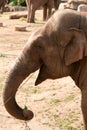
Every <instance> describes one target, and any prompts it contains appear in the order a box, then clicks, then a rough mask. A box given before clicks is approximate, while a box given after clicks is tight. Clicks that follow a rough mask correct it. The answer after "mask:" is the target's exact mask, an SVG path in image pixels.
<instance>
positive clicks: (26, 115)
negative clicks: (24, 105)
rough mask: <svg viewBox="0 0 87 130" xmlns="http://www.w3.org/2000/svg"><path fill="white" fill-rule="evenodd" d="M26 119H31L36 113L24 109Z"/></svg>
mask: <svg viewBox="0 0 87 130" xmlns="http://www.w3.org/2000/svg"><path fill="white" fill-rule="evenodd" d="M23 115H24V117H25V120H31V119H32V118H33V117H34V113H33V112H32V111H30V110H23Z"/></svg>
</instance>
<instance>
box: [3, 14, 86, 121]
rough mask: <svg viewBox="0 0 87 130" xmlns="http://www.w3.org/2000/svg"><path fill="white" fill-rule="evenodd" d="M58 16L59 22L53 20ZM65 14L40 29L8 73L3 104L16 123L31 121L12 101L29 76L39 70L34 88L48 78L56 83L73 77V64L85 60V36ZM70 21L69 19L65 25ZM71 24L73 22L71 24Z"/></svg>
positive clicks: (31, 37) (30, 112)
mask: <svg viewBox="0 0 87 130" xmlns="http://www.w3.org/2000/svg"><path fill="white" fill-rule="evenodd" d="M57 14H58V19H56V17H55V16H56V15H57ZM60 14H61V16H60V17H59V15H60ZM67 14H68V12H66V13H65V15H66V17H67V18H66V17H65V15H64V12H62V13H58V12H56V14H54V15H53V16H52V17H51V18H50V19H49V20H48V22H47V23H46V24H45V25H44V26H43V27H42V28H41V29H38V30H37V31H36V32H34V33H33V34H32V35H31V36H30V38H29V40H28V43H27V44H26V46H25V47H24V49H23V51H22V53H21V55H20V56H19V58H18V59H17V61H16V63H15V65H14V67H13V68H12V69H11V70H10V72H9V75H8V78H7V80H6V83H5V86H4V91H3V101H4V105H5V107H6V109H7V111H8V112H9V113H10V114H11V115H13V116H14V117H16V118H18V119H21V120H30V119H32V117H33V113H32V111H30V110H23V109H21V108H20V107H19V106H18V104H17V103H16V100H15V95H16V92H17V89H18V87H19V86H20V84H21V83H22V82H23V80H24V79H25V78H26V77H28V76H29V74H31V73H33V72H35V71H36V70H38V69H39V74H38V77H37V79H36V82H35V85H38V84H40V83H41V82H43V81H44V80H46V79H48V78H50V79H57V78H60V77H64V76H68V75H72V72H73V69H74V68H75V63H76V62H78V61H79V60H82V59H83V58H84V56H87V41H86V36H85V33H84V31H83V30H79V29H78V28H77V21H78V20H79V19H78V16H77V15H76V14H75V13H69V15H67ZM71 15H72V16H73V17H71ZM74 15H75V17H74ZM69 17H71V18H72V19H71V20H69V23H68V24H67V19H68V18H69ZM53 18H54V19H55V20H54V21H53ZM65 19H66V21H65ZM77 19H78V20H77ZM73 20H76V22H75V21H74V22H72V21H73ZM56 22H57V23H58V24H57V25H56ZM63 22H64V23H63ZM78 22H79V21H78ZM54 23H55V25H56V27H55V25H54ZM75 23H76V25H75ZM61 24H62V25H61ZM73 27H74V28H73ZM77 71H78V67H77V70H74V72H73V75H76V76H77V77H78V75H77ZM74 80H76V79H75V78H74ZM75 82H77V81H75Z"/></svg>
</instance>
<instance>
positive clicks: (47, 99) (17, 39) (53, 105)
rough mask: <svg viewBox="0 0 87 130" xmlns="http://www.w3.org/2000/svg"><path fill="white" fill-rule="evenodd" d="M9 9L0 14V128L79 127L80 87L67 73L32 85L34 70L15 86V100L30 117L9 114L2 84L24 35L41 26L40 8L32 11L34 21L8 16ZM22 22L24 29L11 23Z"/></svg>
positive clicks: (76, 129)
mask: <svg viewBox="0 0 87 130" xmlns="http://www.w3.org/2000/svg"><path fill="white" fill-rule="evenodd" d="M10 14H11V13H4V14H3V15H0V22H3V27H0V104H1V105H0V130H10V129H11V130H83V118H82V113H81V108H80V106H81V104H80V100H81V99H80V98H81V97H80V96H81V95H80V90H79V89H78V88H77V87H76V86H75V84H74V82H73V80H72V79H71V78H70V77H65V78H62V79H58V80H47V81H45V82H43V83H42V84H40V85H38V86H34V82H35V79H36V77H37V74H38V71H37V72H36V73H34V74H32V75H31V76H30V77H29V78H28V79H29V80H26V81H25V82H24V83H23V84H22V85H21V86H20V88H19V90H18V92H17V102H18V104H19V105H20V106H21V107H23V108H24V107H25V106H27V107H28V108H30V109H31V110H32V111H33V112H34V114H35V115H34V118H33V119H32V120H31V121H29V122H25V121H20V120H17V119H15V118H13V117H12V116H11V115H9V114H8V113H7V112H6V110H5V108H4V106H3V101H2V91H3V89H2V88H3V85H4V82H5V79H6V76H7V74H8V71H9V69H10V68H11V66H12V65H13V63H14V62H15V59H16V58H17V56H18V55H19V54H20V52H21V51H22V49H23V47H24V46H25V44H26V42H27V40H28V37H29V36H30V34H31V33H32V31H34V30H35V29H37V28H38V27H40V26H43V24H44V22H43V21H42V11H41V10H38V11H37V12H36V23H35V24H29V23H27V22H26V19H23V18H21V19H17V20H9V15H10ZM17 25H20V26H22V25H23V26H26V27H27V31H25V32H18V31H15V26H17Z"/></svg>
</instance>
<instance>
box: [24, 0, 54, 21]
mask: <svg viewBox="0 0 87 130" xmlns="http://www.w3.org/2000/svg"><path fill="white" fill-rule="evenodd" d="M26 3H27V9H28V16H27V22H30V23H34V22H35V21H34V18H35V11H36V10H37V9H38V8H39V7H40V6H43V20H46V19H48V18H49V17H50V16H51V11H52V8H53V5H54V0H37V1H36V0H26Z"/></svg>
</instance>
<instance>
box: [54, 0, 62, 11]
mask: <svg viewBox="0 0 87 130" xmlns="http://www.w3.org/2000/svg"><path fill="white" fill-rule="evenodd" d="M60 3H61V0H54V8H55V10H57V9H58V7H59V5H60Z"/></svg>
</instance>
